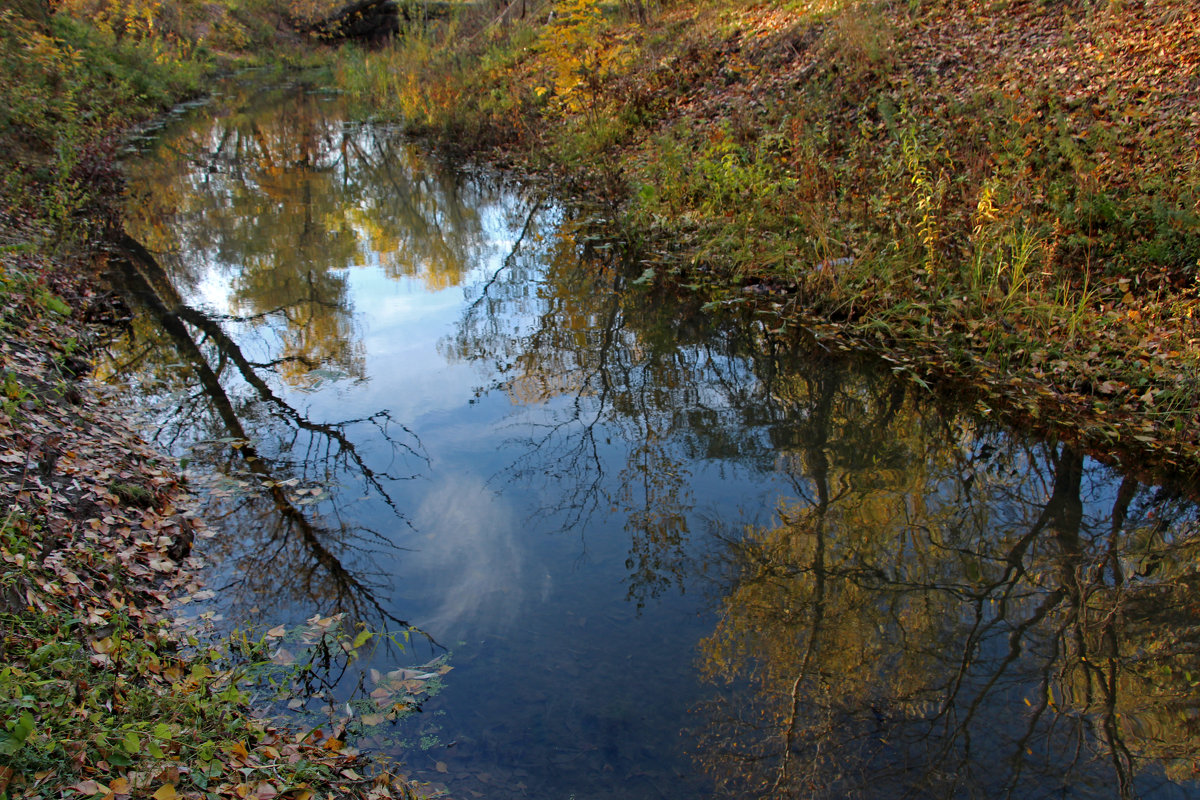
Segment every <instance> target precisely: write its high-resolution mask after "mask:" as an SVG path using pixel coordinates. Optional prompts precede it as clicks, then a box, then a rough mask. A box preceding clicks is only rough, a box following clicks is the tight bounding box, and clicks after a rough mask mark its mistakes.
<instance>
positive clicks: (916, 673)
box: [700, 373, 1200, 798]
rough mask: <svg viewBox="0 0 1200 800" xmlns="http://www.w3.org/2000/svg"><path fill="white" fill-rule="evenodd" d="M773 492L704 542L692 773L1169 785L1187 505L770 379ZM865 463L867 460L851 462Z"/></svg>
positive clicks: (969, 430)
mask: <svg viewBox="0 0 1200 800" xmlns="http://www.w3.org/2000/svg"><path fill="white" fill-rule="evenodd" d="M787 383H788V386H787V389H786V393H785V397H786V401H787V402H788V403H789V404H791V405H792V406H793V408H794V410H795V414H794V418H795V419H796V420H797V427H796V429H795V433H794V439H793V447H792V449H791V452H790V454H789V462H790V463H789V466H788V468H789V471H790V473H791V474H792V476H793V480H794V482H795V486H796V498H795V499H793V500H789V501H785V502H783V503H781V505H780V507H779V509H778V517H779V521H778V523H777V524H775V525H773V526H770V527H764V528H751V529H749V530H747V531H744V532H742V531H727V532H726V533H725V535H724V537H723V538H724V540H725V542H726V546H727V552H728V558H729V568H730V572H729V579H728V582H727V584H726V585H725V586H724V588H723V590H722V591H723V595H724V596H723V597H722V599H721V600H720V610H721V619H720V623H719V624H718V626H717V628H716V630H715V631H714V632H713V634H712V635H711V636H709V637H708V638H707V639H706V640H705V641H704V642H703V643H702V646H701V649H702V652H703V662H702V668H703V671H704V673H705V674H706V675H707V676H708V678H709V679H710V680H711V681H713V682H714V683H717V684H719V685H724V686H730V687H734V690H732V691H730V692H729V694H727V695H725V696H724V698H723V700H722V701H719V702H714V703H713V704H712V705H711V707H709V708H707V709H706V716H707V718H708V719H709V727H708V733H707V738H706V741H705V742H704V744H703V745H702V747H701V751H700V753H701V755H700V757H701V760H702V761H703V762H704V763H705V764H706V765H707V767H708V768H709V769H710V770H711V771H712V772H713V773H714V775H715V776H716V777H717V778H718V780H719V781H721V782H722V783H723V784H724V785H725V786H727V787H728V788H730V789H737V790H738V791H750V792H753V793H757V794H761V795H763V796H779V795H787V796H791V795H799V796H820V797H851V796H869V797H884V796H887V797H905V796H911V797H927V796H937V797H1022V798H1024V797H1038V796H1062V795H1063V794H1064V793H1066V794H1067V795H1071V796H1073V795H1074V794H1076V793H1078V794H1098V795H1110V796H1111V795H1118V796H1123V797H1132V796H1140V795H1142V794H1145V793H1147V792H1148V791H1151V790H1153V789H1154V788H1155V787H1158V788H1161V785H1162V784H1164V783H1165V782H1166V779H1170V780H1189V779H1191V778H1192V775H1193V769H1194V767H1195V764H1196V758H1197V755H1198V754H1200V753H1198V749H1197V744H1198V741H1197V736H1196V734H1197V725H1196V723H1197V720H1196V713H1195V709H1194V702H1193V698H1194V681H1193V678H1192V675H1194V674H1200V673H1197V672H1196V671H1197V670H1198V669H1200V663H1197V658H1198V656H1200V653H1198V651H1197V649H1196V644H1197V639H1196V634H1195V631H1196V630H1197V628H1196V624H1197V622H1198V621H1200V619H1198V616H1200V605H1198V604H1197V601H1198V600H1200V595H1197V589H1196V579H1197V578H1198V577H1200V575H1198V573H1197V572H1196V569H1195V566H1194V565H1195V563H1196V555H1197V548H1198V546H1200V538H1198V537H1197V535H1196V533H1197V530H1196V520H1195V514H1194V511H1193V510H1191V508H1190V506H1188V505H1185V504H1183V503H1180V502H1178V501H1177V500H1176V499H1175V498H1172V497H1171V496H1170V495H1169V494H1168V493H1165V492H1163V491H1162V490H1151V489H1147V488H1144V487H1141V486H1139V485H1138V484H1137V483H1136V482H1134V481H1132V480H1130V479H1121V478H1119V477H1118V476H1115V475H1114V474H1113V473H1111V472H1110V471H1109V470H1107V469H1106V468H1103V467H1101V466H1099V465H1097V464H1095V463H1094V462H1091V461H1089V460H1088V459H1086V458H1084V457H1083V456H1082V455H1081V454H1080V453H1079V452H1077V451H1075V450H1073V449H1072V448H1070V447H1068V446H1064V445H1059V446H1053V445H1044V444H1031V445H1025V444H1022V443H1019V442H1017V441H1014V440H1013V439H1011V438H1009V437H1007V436H1004V435H1000V434H998V433H996V432H989V431H987V430H984V429H980V428H978V427H977V426H976V425H974V424H972V423H971V422H970V421H968V420H965V419H963V418H961V417H959V418H956V417H951V418H949V420H939V426H940V427H942V429H943V432H942V435H941V436H940V437H939V439H940V442H939V443H940V445H941V446H940V447H939V448H937V449H933V448H930V447H928V445H927V444H926V445H922V442H926V443H928V442H930V441H935V442H938V441H939V439H933V440H931V439H930V437H929V436H928V435H927V432H918V430H917V429H918V428H920V427H922V426H923V424H924V423H923V421H922V416H921V414H920V412H919V410H918V409H917V408H916V407H915V406H914V404H913V403H912V402H911V401H904V402H901V403H896V402H895V398H894V396H893V397H892V398H890V399H889V397H888V395H889V394H890V390H888V389H886V388H884V387H883V385H881V384H882V382H879V381H874V382H873V381H871V380H869V379H868V380H863V379H862V378H858V379H847V378H846V377H845V376H838V375H837V374H836V373H834V374H831V373H825V374H823V375H822V376H820V377H818V378H811V379H801V378H796V379H792V380H790V381H788V382H787ZM868 462H869V463H868Z"/></svg>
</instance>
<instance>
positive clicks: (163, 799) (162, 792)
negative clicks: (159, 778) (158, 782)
mask: <svg viewBox="0 0 1200 800" xmlns="http://www.w3.org/2000/svg"><path fill="white" fill-rule="evenodd" d="M178 798H179V795H178V794H176V793H175V784H173V783H167V784H163V786H161V787H160V788H159V790H158V791H157V792H155V793H154V800H178Z"/></svg>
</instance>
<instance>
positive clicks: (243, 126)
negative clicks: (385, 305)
mask: <svg viewBox="0 0 1200 800" xmlns="http://www.w3.org/2000/svg"><path fill="white" fill-rule="evenodd" d="M287 91H288V97H289V102H287V103H280V102H279V98H278V96H277V93H270V92H268V93H266V94H265V96H263V97H241V98H236V99H235V100H234V102H232V103H223V104H221V105H220V106H219V107H214V108H213V109H212V110H211V112H210V113H209V116H208V120H207V122H208V124H193V125H190V126H187V127H184V128H181V129H180V130H179V132H177V133H170V132H168V133H167V134H166V135H164V136H163V138H162V139H161V141H159V142H158V143H157V145H156V153H157V155H158V157H156V158H143V159H140V160H138V161H137V162H136V163H135V164H133V165H131V167H130V170H129V183H130V185H131V186H132V187H133V193H134V196H133V198H132V199H133V203H132V207H133V208H134V209H136V211H137V213H135V214H132V215H131V220H130V223H129V228H130V233H131V234H132V235H133V237H134V238H135V239H137V240H138V241H139V242H141V243H142V244H143V245H144V246H145V247H146V248H147V249H148V250H150V251H151V252H152V253H154V255H155V256H156V258H157V259H158V261H159V262H160V263H161V264H162V265H163V266H164V268H165V269H166V270H167V272H168V273H169V275H170V277H171V279H172V280H173V281H174V282H175V285H176V286H177V287H180V291H182V292H183V293H184V294H185V295H186V296H188V297H189V298H192V297H195V299H197V300H199V301H201V302H202V301H203V297H204V285H203V284H204V282H205V281H212V280H214V279H216V278H217V277H218V276H219V277H221V278H223V279H225V280H227V281H228V282H229V284H230V286H231V288H232V291H231V298H232V303H233V311H234V313H235V314H236V315H237V316H238V320H239V321H243V322H252V323H254V324H255V325H256V326H258V327H261V328H263V329H264V330H265V331H266V332H267V333H268V335H269V337H270V338H271V339H272V340H278V341H277V344H276V343H275V342H272V345H273V346H272V349H273V351H274V357H275V359H276V363H277V365H278V366H279V370H278V373H279V374H280V375H281V376H282V377H283V378H284V379H285V380H286V381H288V382H289V383H290V384H292V385H293V386H298V387H305V386H311V385H312V384H314V383H317V382H320V381H321V380H323V379H324V378H326V377H328V376H329V375H330V374H331V373H333V374H335V375H338V376H349V377H353V378H362V377H363V369H364V367H363V359H364V353H363V350H362V344H361V341H360V336H359V335H358V334H357V332H356V331H355V329H354V321H353V311H354V309H353V307H352V302H351V299H350V296H349V294H348V291H347V280H348V274H347V270H348V269H351V268H353V267H356V266H364V265H372V266H381V267H382V268H383V269H384V270H385V271H386V272H387V274H389V275H390V276H392V277H394V278H396V279H401V278H411V279H414V280H418V281H420V282H421V283H422V284H423V285H425V286H426V287H428V288H430V289H434V290H436V289H443V288H447V287H450V286H454V285H457V284H458V283H459V282H461V280H462V279H463V276H464V274H465V273H466V271H467V270H469V269H471V268H472V267H474V266H475V265H476V264H477V263H478V260H479V258H480V256H481V254H482V252H483V250H484V249H485V246H486V245H485V241H484V237H483V228H482V221H481V219H480V216H479V215H480V209H481V208H484V207H486V206H487V205H488V203H487V202H486V201H487V200H488V199H489V197H488V195H494V194H495V190H494V189H492V188H489V187H487V186H486V184H485V182H482V181H474V182H464V181H461V180H459V179H458V177H457V176H456V175H455V174H454V173H453V172H452V171H450V170H447V169H435V168H431V165H430V164H429V163H428V160H427V157H426V156H424V155H422V154H420V153H419V152H418V151H417V150H416V149H415V148H414V147H413V146H411V145H408V144H406V143H405V142H404V141H403V140H402V139H401V138H400V137H399V136H398V135H397V134H396V133H395V132H392V131H389V130H388V129H387V128H384V127H380V126H368V125H359V124H354V123H350V122H347V121H346V120H345V117H344V115H343V113H342V109H341V107H340V104H339V103H338V102H337V101H336V100H335V99H334V98H331V97H330V96H328V95H325V94H317V93H302V92H295V91H294V90H291V89H289V90H287ZM227 107H232V108H239V109H242V110H240V111H237V112H229V111H225V110H224V109H226V108H227Z"/></svg>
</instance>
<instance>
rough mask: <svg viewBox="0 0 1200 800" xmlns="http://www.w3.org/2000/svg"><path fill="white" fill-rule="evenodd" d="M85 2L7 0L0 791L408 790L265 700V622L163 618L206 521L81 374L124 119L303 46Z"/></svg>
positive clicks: (1, 117) (106, 297) (98, 307)
mask: <svg viewBox="0 0 1200 800" xmlns="http://www.w3.org/2000/svg"><path fill="white" fill-rule="evenodd" d="M86 5H87V4H86V3H73V4H71V3H69V4H64V7H63V8H59V9H58V10H57V11H56V12H55V13H54V14H53V15H52V14H50V13H49V12H48V11H47V9H46V7H45V6H44V5H42V4H40V3H37V2H32V1H31V2H21V3H18V4H17V6H16V7H15V8H11V9H8V10H6V11H4V12H3V13H0V68H3V71H4V73H5V75H6V76H7V77H6V81H5V83H4V85H3V86H2V87H0V95H2V99H3V103H2V104H0V105H2V109H3V110H2V111H0V135H2V136H3V140H4V142H5V148H4V153H3V155H2V156H0V179H2V185H3V187H4V191H3V203H2V206H0V301H2V306H3V316H2V318H0V381H2V383H0V498H2V500H3V507H4V509H5V511H4V518H3V524H2V525H0V628H2V630H3V640H2V644H0V664H2V666H0V721H2V722H3V725H4V727H3V728H0V796H3V797H6V798H21V797H97V798H110V799H115V798H124V797H154V798H156V800H173V798H177V797H186V798H200V797H205V798H209V799H210V800H211V799H215V798H239V800H244V798H247V797H257V798H260V799H261V800H267V798H271V797H277V796H286V797H288V798H293V799H294V800H304V799H305V798H309V797H313V796H315V795H320V796H323V797H336V798H346V800H351V799H352V798H391V797H397V798H412V797H416V796H417V794H416V790H415V789H414V788H413V787H412V786H410V785H409V783H407V782H406V781H404V780H402V779H399V778H397V777H395V776H393V775H390V774H388V773H387V772H384V771H382V770H380V769H379V768H378V765H369V764H367V762H365V761H364V760H363V759H361V758H359V757H358V755H357V754H355V752H354V751H353V750H352V749H351V748H350V747H348V746H346V744H345V742H344V741H342V739H340V738H339V737H338V735H337V733H336V732H334V731H324V732H322V731H319V730H318V731H308V732H301V733H297V732H294V731H289V730H285V729H282V728H280V727H278V726H277V725H276V724H275V723H274V722H273V721H272V720H271V719H269V718H260V717H259V716H257V715H256V712H255V711H254V709H253V708H252V704H251V696H250V690H249V687H250V686H251V685H252V681H251V678H252V672H253V669H254V667H255V665H256V664H260V663H261V662H262V661H263V660H264V659H268V658H269V657H270V648H268V647H266V646H265V644H264V643H265V642H268V641H269V638H268V639H264V640H261V641H256V640H255V639H253V638H246V637H243V638H242V640H241V642H240V644H235V643H233V641H232V640H231V641H230V642H226V643H212V642H206V643H201V642H199V641H197V640H196V639H194V638H191V636H190V635H189V634H185V633H182V632H180V631H179V630H178V629H177V628H176V627H175V626H173V625H172V622H171V620H170V619H169V614H168V612H167V609H168V607H169V606H170V603H171V599H172V598H173V597H176V596H180V595H183V596H188V595H191V594H193V593H194V592H195V591H196V590H197V587H196V585H195V584H194V580H195V571H196V570H197V569H199V568H200V567H201V566H202V565H203V564H202V561H201V560H200V559H199V558H196V557H193V556H192V555H191V550H192V545H193V540H194V539H196V537H204V536H205V535H206V533H205V528H204V526H203V524H202V522H201V521H199V520H197V519H195V518H194V516H193V514H192V512H191V511H190V510H189V509H190V500H189V498H188V496H187V492H186V487H185V486H184V485H183V484H182V483H181V480H180V478H179V475H178V472H177V469H176V465H175V464H174V463H173V462H172V461H171V460H170V459H167V458H165V457H164V456H163V455H162V454H160V453H157V452H155V451H154V450H153V449H152V448H150V447H148V446H147V445H146V444H145V443H144V442H143V441H142V440H141V439H140V438H139V435H138V432H137V421H136V419H135V417H136V414H131V413H130V409H129V408H128V402H129V400H128V398H121V397H117V396H115V395H113V394H112V393H111V392H110V391H108V390H106V389H105V387H103V386H99V385H96V384H93V383H91V382H90V381H89V379H88V375H89V373H90V372H91V368H92V356H93V353H94V351H95V348H97V347H99V346H101V343H102V341H103V340H104V338H105V337H106V336H107V335H108V334H107V333H106V331H108V330H111V329H112V326H114V325H120V324H122V321H123V320H124V319H125V317H126V316H127V311H126V310H125V309H124V306H123V304H122V302H121V301H120V299H119V298H118V297H116V296H114V295H112V294H110V293H108V292H107V291H106V290H105V289H104V288H103V287H104V283H103V281H101V280H99V272H100V271H101V270H102V269H103V268H104V265H105V258H106V256H105V253H104V251H103V247H104V243H105V242H106V241H111V240H112V239H113V237H114V236H115V235H117V233H118V232H119V230H120V225H121V221H120V211H119V204H120V195H121V191H122V186H121V179H120V176H119V173H118V172H117V170H116V168H115V166H114V163H113V160H114V156H115V152H116V149H117V147H118V143H119V139H118V134H119V133H120V131H122V130H124V129H127V128H129V127H130V126H131V125H134V124H136V123H138V122H140V121H141V120H144V119H146V118H149V117H151V116H153V115H155V114H160V113H162V112H163V111H164V110H165V109H166V107H168V106H169V105H171V104H173V103H176V102H178V101H180V100H184V99H187V98H189V97H193V96H196V95H198V94H199V93H200V92H201V89H202V87H203V86H204V85H205V82H206V81H208V80H210V79H211V78H212V76H213V75H214V74H216V73H218V72H221V71H224V70H227V69H229V68H230V67H232V66H235V65H247V66H253V65H257V64H260V63H263V61H264V58H263V56H262V54H263V53H264V52H267V53H270V56H269V57H268V58H266V59H265V60H266V61H279V62H294V61H296V60H297V59H299V58H303V56H301V55H298V54H297V53H296V52H294V51H285V50H281V49H280V48H281V46H282V44H281V41H280V40H281V38H284V37H281V36H280V35H279V34H277V33H274V32H272V29H271V28H270V27H269V25H268V24H267V23H264V22H263V20H262V19H261V17H260V18H258V19H257V21H256V20H255V19H251V18H247V17H241V18H239V17H238V16H237V15H236V14H235V13H234V10H233V9H232V7H226V6H219V5H214V4H208V5H207V6H205V7H204V8H203V9H199V8H197V7H193V6H191V5H189V4H179V5H178V6H173V7H172V8H170V9H167V10H166V11H167V12H169V13H168V14H167V15H166V16H156V14H157V13H158V12H161V11H163V9H161V7H158V6H157V5H155V6H154V7H153V8H152V7H151V6H150V5H147V6H146V7H145V8H144V9H142V11H145V12H146V13H144V14H142V13H140V12H139V11H138V9H139V8H140V7H139V6H138V5H137V4H127V5H124V6H122V5H119V4H109V5H105V6H104V7H103V8H101V9H99V11H96V9H92V11H96V13H95V14H94V15H92V16H88V15H87V14H85V13H84V12H86V11H88V9H87V8H84V7H85V6H86ZM247 9H249V13H250V14H258V13H259V12H261V11H262V9H261V8H250V7H248V6H242V7H241V10H242V12H243V13H246V12H247ZM152 12H153V13H152ZM197 14H202V16H201V17H196V16H195V15H197ZM106 15H107V16H106ZM189 15H192V16H191V17H189ZM264 25H268V27H265V28H264ZM206 31H207V32H208V33H205V32H206ZM213 31H216V33H212V32H213ZM209 33H212V35H209ZM255 44H257V46H258V48H257V49H258V50H259V56H258V57H250V56H248V55H245V54H244V53H245V48H246V47H247V46H250V45H255ZM213 48H215V49H213Z"/></svg>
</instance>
